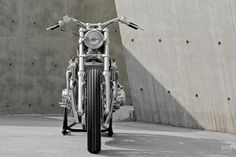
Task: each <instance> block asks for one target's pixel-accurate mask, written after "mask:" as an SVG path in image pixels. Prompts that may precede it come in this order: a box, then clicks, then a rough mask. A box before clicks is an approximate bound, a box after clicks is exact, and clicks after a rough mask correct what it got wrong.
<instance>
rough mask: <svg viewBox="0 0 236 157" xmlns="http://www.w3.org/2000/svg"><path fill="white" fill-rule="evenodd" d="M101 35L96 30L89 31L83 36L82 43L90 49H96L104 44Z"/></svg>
mask: <svg viewBox="0 0 236 157" xmlns="http://www.w3.org/2000/svg"><path fill="white" fill-rule="evenodd" d="M103 39H104V36H103V34H102V33H101V32H100V31H98V30H90V31H88V32H87V33H86V34H85V37H84V43H85V45H86V46H87V47H89V48H91V49H98V48H99V47H101V46H102V44H103V42H104V40H103Z"/></svg>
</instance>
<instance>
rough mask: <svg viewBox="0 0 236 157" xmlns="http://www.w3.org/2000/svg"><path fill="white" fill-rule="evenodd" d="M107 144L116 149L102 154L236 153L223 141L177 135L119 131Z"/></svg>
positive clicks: (185, 156) (181, 156) (197, 156)
mask: <svg viewBox="0 0 236 157" xmlns="http://www.w3.org/2000/svg"><path fill="white" fill-rule="evenodd" d="M105 145H108V146H111V147H114V149H109V150H102V151H101V153H100V155H105V156H158V157H162V156H163V157H190V156H191V157H204V156H209V157H210V156H214V155H215V156H221V157H222V156H235V155H236V151H235V150H233V149H232V148H231V147H230V146H229V145H228V144H224V143H223V142H222V141H218V140H209V139H197V138H194V139H192V138H186V137H177V136H163V135H150V134H129V133H127V134H126V133H118V134H116V135H115V136H114V138H113V140H111V141H108V142H106V143H105Z"/></svg>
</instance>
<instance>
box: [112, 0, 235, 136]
mask: <svg viewBox="0 0 236 157" xmlns="http://www.w3.org/2000/svg"><path fill="white" fill-rule="evenodd" d="M115 3H116V8H117V13H118V15H119V16H121V15H125V16H127V17H128V18H129V19H130V20H131V21H133V22H135V23H138V24H140V25H141V26H142V27H143V28H144V31H134V30H132V29H130V28H128V27H127V28H126V27H125V26H124V25H120V29H121V36H122V43H123V45H124V52H125V57H126V64H127V71H128V76H129V82H130V86H131V93H132V100H133V104H134V109H135V112H136V116H137V119H138V120H139V121H144V122H153V123H162V124H171V125H175V126H184V127H193V128H204V129H208V130H217V131H225V132H234V133H235V132H236V123H235V122H236V106H235V103H236V97H235V96H236V95H235V91H236V54H235V50H236V44H235V43H236V33H235V26H236V1H233V0H227V1H222V0H169V1H166V0H115Z"/></svg>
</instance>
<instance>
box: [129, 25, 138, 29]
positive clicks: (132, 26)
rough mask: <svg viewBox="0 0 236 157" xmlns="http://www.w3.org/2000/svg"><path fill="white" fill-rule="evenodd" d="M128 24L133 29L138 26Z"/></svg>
mask: <svg viewBox="0 0 236 157" xmlns="http://www.w3.org/2000/svg"><path fill="white" fill-rule="evenodd" d="M128 26H129V27H131V28H133V29H135V30H137V29H138V27H137V26H134V25H132V24H129V25H128Z"/></svg>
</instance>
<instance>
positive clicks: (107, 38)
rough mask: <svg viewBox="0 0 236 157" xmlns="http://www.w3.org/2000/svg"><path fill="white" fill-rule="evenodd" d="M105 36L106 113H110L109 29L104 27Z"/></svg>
mask: <svg viewBox="0 0 236 157" xmlns="http://www.w3.org/2000/svg"><path fill="white" fill-rule="evenodd" d="M104 37H105V41H106V43H105V53H104V54H105V55H104V72H103V75H104V78H105V86H106V88H105V89H106V92H105V93H106V110H105V113H106V114H108V113H109V111H110V103H111V102H110V101H111V100H110V92H111V91H110V75H111V74H110V61H109V42H110V41H109V32H108V29H106V28H105V29H104Z"/></svg>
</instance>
